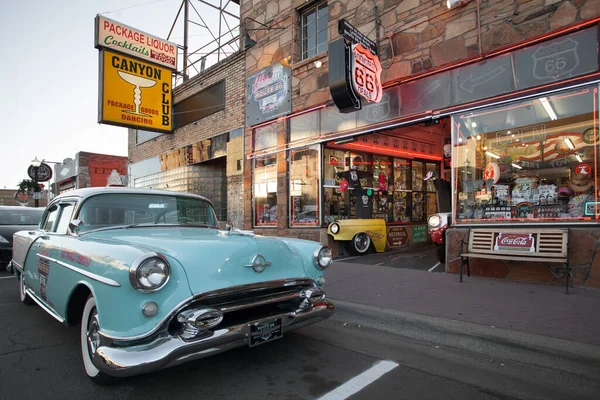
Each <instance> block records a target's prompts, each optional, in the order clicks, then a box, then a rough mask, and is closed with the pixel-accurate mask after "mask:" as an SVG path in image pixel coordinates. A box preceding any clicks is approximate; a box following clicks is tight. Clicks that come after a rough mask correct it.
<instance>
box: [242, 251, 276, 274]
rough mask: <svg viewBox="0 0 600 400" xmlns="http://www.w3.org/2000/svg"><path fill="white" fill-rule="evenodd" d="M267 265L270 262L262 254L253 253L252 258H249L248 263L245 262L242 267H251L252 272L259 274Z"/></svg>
mask: <svg viewBox="0 0 600 400" xmlns="http://www.w3.org/2000/svg"><path fill="white" fill-rule="evenodd" d="M269 265H271V262H270V261H267V259H266V258H265V256H263V255H262V254H255V255H253V256H252V259H250V264H246V265H244V267H247V268H252V269H253V270H254V272H256V273H257V274H260V273H261V272H263V271H264V270H265V268H267V267H268V266H269Z"/></svg>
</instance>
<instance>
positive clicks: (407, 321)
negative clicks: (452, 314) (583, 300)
mask: <svg viewBox="0 0 600 400" xmlns="http://www.w3.org/2000/svg"><path fill="white" fill-rule="evenodd" d="M331 300H332V301H333V302H334V304H335V306H336V312H335V313H334V315H333V316H332V319H333V320H337V321H351V322H353V323H356V324H359V325H361V327H365V328H372V329H375V330H379V331H383V332H387V333H391V334H394V335H397V336H401V337H404V338H407V339H411V340H415V341H420V342H428V343H434V344H436V345H440V346H445V347H451V348H456V349H462V350H467V351H470V352H476V353H481V354H486V355H489V356H492V357H494V358H505V359H511V360H514V361H519V362H524V363H527V364H534V365H538V366H543V367H548V368H553V369H561V370H565V371H568V372H570V373H579V374H581V375H588V376H589V375H590V367H592V369H597V370H598V371H596V372H594V375H592V376H591V377H593V378H597V376H598V375H596V374H597V373H600V346H596V345H592V344H586V343H580V342H573V341H568V340H564V339H557V338H552V337H548V336H541V335H534V334H531V333H524V332H520V331H513V330H509V329H501V328H494V327H490V326H486V325H478V324H474V323H470V322H462V321H456V320H451V319H444V318H439V317H431V316H428V315H423V314H414V313H410V312H405V311H398V310H393V309H384V308H379V307H373V306H368V305H363V304H357V303H352V302H348V301H343V300H336V299H331Z"/></svg>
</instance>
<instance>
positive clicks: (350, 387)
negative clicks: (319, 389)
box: [319, 360, 398, 400]
mask: <svg viewBox="0 0 600 400" xmlns="http://www.w3.org/2000/svg"><path fill="white" fill-rule="evenodd" d="M397 366H398V363H395V362H393V361H389V360H382V361H378V362H377V363H375V365H373V366H372V367H371V368H369V369H368V370H366V371H365V372H363V373H362V374H360V375H357V376H355V377H354V378H352V379H350V380H349V381H348V382H346V383H344V384H343V385H342V386H339V387H337V388H336V389H334V390H332V391H331V392H329V393H327V394H326V395H324V396H323V397H320V398H319V400H343V399H347V398H348V397H350V396H352V395H353V394H355V393H358V392H359V391H361V390H362V389H364V388H365V387H366V386H367V385H369V384H371V383H373V382H375V381H376V380H377V379H379V378H381V377H382V376H383V375H385V374H387V373H388V372H390V371H391V370H393V369H394V368H396V367H397Z"/></svg>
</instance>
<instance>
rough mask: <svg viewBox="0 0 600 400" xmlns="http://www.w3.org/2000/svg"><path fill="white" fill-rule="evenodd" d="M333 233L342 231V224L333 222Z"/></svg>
mask: <svg viewBox="0 0 600 400" xmlns="http://www.w3.org/2000/svg"><path fill="white" fill-rule="evenodd" d="M330 229H331V233H333V234H337V233H338V232H339V231H340V226H339V225H338V224H337V223H335V222H334V223H333V224H331V228H330Z"/></svg>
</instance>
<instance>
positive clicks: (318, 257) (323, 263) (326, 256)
mask: <svg viewBox="0 0 600 400" xmlns="http://www.w3.org/2000/svg"><path fill="white" fill-rule="evenodd" d="M332 261H333V253H332V252H331V249H330V248H329V247H327V246H322V247H320V248H318V249H317V250H316V251H315V267H316V268H317V269H321V270H322V269H325V268H327V267H329V266H330V265H331V263H332Z"/></svg>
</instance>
